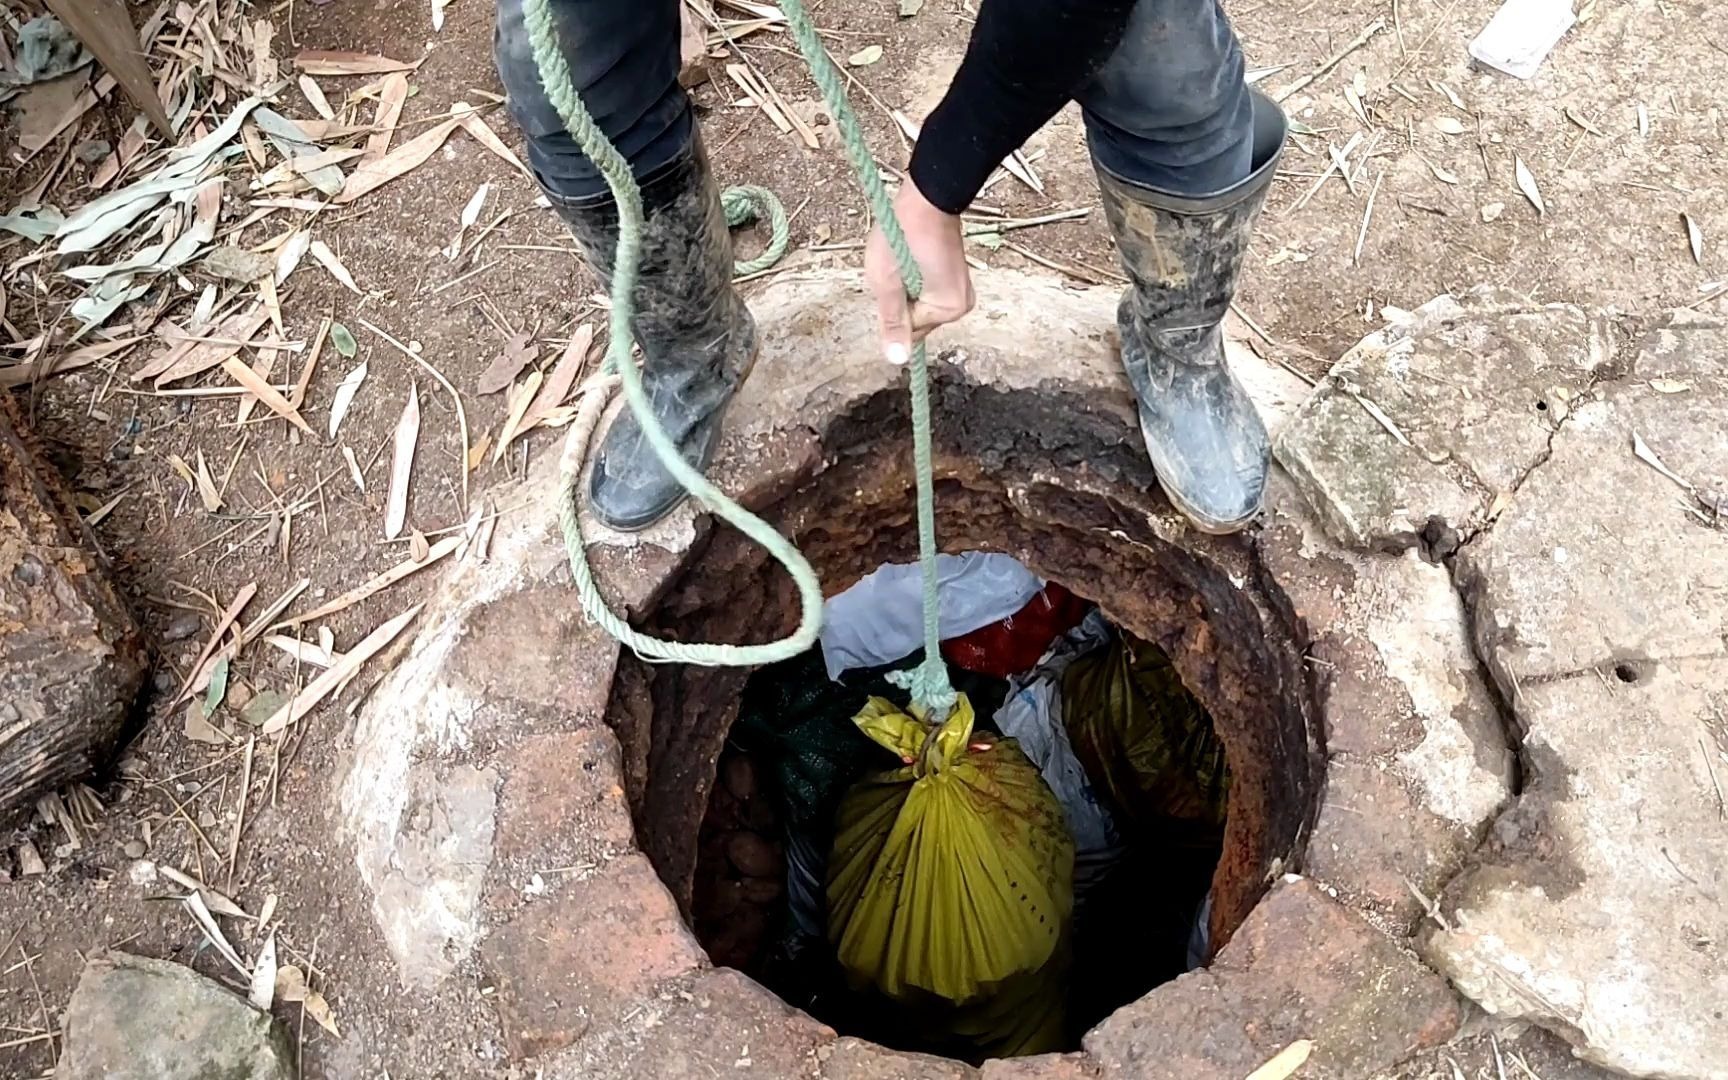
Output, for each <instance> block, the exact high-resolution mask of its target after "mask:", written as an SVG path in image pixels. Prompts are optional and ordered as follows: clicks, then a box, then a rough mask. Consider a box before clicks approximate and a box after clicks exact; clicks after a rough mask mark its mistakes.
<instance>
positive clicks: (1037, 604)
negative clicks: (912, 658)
mask: <svg viewBox="0 0 1728 1080" xmlns="http://www.w3.org/2000/svg"><path fill="white" fill-rule="evenodd" d="M1091 606H1092V605H1090V604H1089V603H1087V602H1086V601H1085V600H1082V599H1080V598H1079V597H1078V596H1075V595H1074V594H1073V593H1071V592H1069V591H1068V590H1067V589H1064V588H1063V587H1062V586H1060V585H1058V584H1056V583H1055V582H1053V581H1052V582H1049V583H1047V584H1046V585H1045V586H1044V588H1042V589H1041V590H1039V592H1038V595H1037V596H1034V597H1033V598H1032V599H1031V600H1029V601H1027V603H1026V606H1025V607H1023V608H1021V609H1020V610H1019V611H1016V612H1015V613H1014V614H1012V615H1010V616H1008V617H1007V618H1006V619H1002V620H1001V621H999V622H993V623H991V624H990V625H989V626H983V627H979V628H978V629H977V630H974V631H972V632H971V633H970V634H963V635H961V636H960V637H957V638H949V639H948V640H947V641H944V642H943V643H942V655H943V656H944V657H945V658H947V660H948V662H949V663H951V664H953V665H955V666H956V667H960V668H964V669H966V670H967V671H975V672H977V673H978V674H980V675H992V676H995V677H996V678H998V679H1006V678H1009V677H1010V676H1014V675H1018V674H1020V673H1021V672H1023V671H1028V670H1030V669H1031V668H1032V666H1033V665H1035V664H1037V663H1038V661H1039V660H1040V659H1042V658H1043V656H1044V653H1045V651H1046V650H1048V649H1049V648H1050V643H1051V642H1053V641H1055V640H1056V638H1057V637H1059V636H1060V635H1062V634H1066V633H1067V632H1068V631H1070V630H1072V629H1074V627H1076V626H1079V625H1080V621H1081V620H1082V619H1084V618H1085V617H1086V612H1087V611H1088V610H1090V609H1091Z"/></svg>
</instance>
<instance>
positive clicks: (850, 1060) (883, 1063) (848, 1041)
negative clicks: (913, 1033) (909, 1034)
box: [816, 1037, 978, 1080]
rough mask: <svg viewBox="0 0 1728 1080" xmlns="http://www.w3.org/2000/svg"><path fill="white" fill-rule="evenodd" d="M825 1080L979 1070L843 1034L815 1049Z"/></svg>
mask: <svg viewBox="0 0 1728 1080" xmlns="http://www.w3.org/2000/svg"><path fill="white" fill-rule="evenodd" d="M816 1056H817V1058H818V1059H819V1060H820V1061H821V1062H822V1074H821V1075H822V1080H976V1078H977V1076H978V1070H977V1069H973V1068H970V1067H968V1066H966V1065H964V1064H962V1063H960V1062H958V1061H955V1060H953V1059H952V1058H941V1057H931V1056H930V1055H929V1054H902V1053H900V1052H899V1051H897V1050H889V1049H887V1048H886V1047H881V1046H877V1045H876V1044H875V1043H872V1042H866V1041H865V1040H863V1039H854V1038H850V1037H848V1038H844V1039H840V1040H839V1041H837V1042H836V1043H834V1045H833V1046H824V1047H822V1048H821V1049H819V1050H817V1051H816Z"/></svg>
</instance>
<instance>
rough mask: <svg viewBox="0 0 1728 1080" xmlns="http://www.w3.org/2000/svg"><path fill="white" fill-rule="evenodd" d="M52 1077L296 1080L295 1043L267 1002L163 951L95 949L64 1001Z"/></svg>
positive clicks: (63, 1079) (87, 1079)
mask: <svg viewBox="0 0 1728 1080" xmlns="http://www.w3.org/2000/svg"><path fill="white" fill-rule="evenodd" d="M65 1030H66V1034H65V1049H64V1051H63V1052H62V1054H61V1056H60V1064H59V1067H58V1068H57V1069H56V1070H55V1073H54V1076H55V1078H56V1080H96V1078H97V1077H117V1076H149V1077H153V1078H155V1080H203V1078H206V1077H214V1076H220V1077H223V1078H224V1080H291V1078H292V1077H294V1076H295V1075H296V1071H295V1068H294V1049H293V1045H292V1043H291V1042H290V1040H289V1038H288V1033H287V1031H286V1030H285V1029H284V1028H283V1027H282V1026H281V1025H279V1024H277V1023H276V1022H275V1021H274V1020H272V1019H271V1017H270V1014H269V1013H267V1012H260V1011H259V1010H257V1009H254V1008H253V1007H252V1006H251V1005H249V1004H247V1003H246V1001H245V1000H244V999H243V998H241V997H239V996H237V995H235V994H233V993H230V992H229V991H228V990H226V989H224V988H223V987H221V986H220V985H218V984H216V983H214V982H212V981H211V980H209V979H206V978H205V977H204V976H202V975H200V974H198V973H197V972H195V971H193V970H191V969H190V968H186V967H182V966H180V965H179V964H171V963H168V962H167V961H164V960H151V959H147V958H145V957H142V956H132V955H129V954H127V953H120V952H108V953H103V954H101V955H98V956H97V957H95V958H94V959H92V960H91V961H90V962H89V963H88V964H86V965H85V966H84V973H83V975H81V976H80V977H79V979H78V987H77V989H75V990H74V991H73V992H72V1000H71V1002H70V1003H69V1004H68V1005H67V1006H66V1028H65Z"/></svg>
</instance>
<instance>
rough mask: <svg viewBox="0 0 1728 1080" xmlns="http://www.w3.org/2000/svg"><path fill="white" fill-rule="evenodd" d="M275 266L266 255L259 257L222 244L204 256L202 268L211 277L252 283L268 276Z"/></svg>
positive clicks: (272, 260)
mask: <svg viewBox="0 0 1728 1080" xmlns="http://www.w3.org/2000/svg"><path fill="white" fill-rule="evenodd" d="M274 266H275V259H273V258H271V257H270V256H268V255H259V254H257V253H255V252H251V251H247V250H246V249H245V248H237V247H234V246H233V245H231V244H223V245H221V246H220V247H218V248H216V249H215V250H213V251H211V252H210V254H208V255H206V256H204V262H203V268H204V272H205V273H206V274H209V275H210V276H212V277H219V278H227V279H228V280H230V281H239V282H252V281H257V280H258V279H259V278H261V277H263V276H264V275H265V274H268V273H269V272H270V271H271V270H272V269H273V268H274Z"/></svg>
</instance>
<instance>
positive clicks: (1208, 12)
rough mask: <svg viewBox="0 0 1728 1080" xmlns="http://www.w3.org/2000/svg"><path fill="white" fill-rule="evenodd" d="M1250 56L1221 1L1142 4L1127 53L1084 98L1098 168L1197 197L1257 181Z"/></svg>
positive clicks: (1143, 0)
mask: <svg viewBox="0 0 1728 1080" xmlns="http://www.w3.org/2000/svg"><path fill="white" fill-rule="evenodd" d="M1243 72H1244V65H1243V60H1242V48H1241V46H1240V45H1239V44H1238V43H1237V41H1236V35H1235V33H1234V32H1233V31H1232V30H1231V29H1230V23H1229V20H1227V19H1226V18H1225V17H1224V11H1223V9H1222V8H1220V7H1219V6H1218V4H1217V2H1216V0H1139V3H1137V4H1136V5H1135V7H1134V13H1133V15H1132V16H1130V17H1129V21H1128V28H1127V30H1126V31H1125V32H1124V33H1123V35H1122V43H1121V45H1119V46H1118V47H1117V49H1116V51H1115V53H1113V54H1112V55H1111V57H1110V59H1109V60H1107V61H1106V62H1105V64H1104V66H1103V67H1102V68H1101V69H1099V72H1098V74H1097V76H1096V77H1094V78H1093V80H1092V82H1091V83H1089V84H1088V85H1087V86H1086V88H1085V89H1084V90H1083V91H1082V92H1081V93H1080V95H1079V97H1078V100H1079V102H1080V105H1081V107H1082V109H1083V110H1084V112H1085V116H1086V137H1087V142H1088V143H1089V144H1090V146H1091V148H1092V157H1093V160H1094V161H1095V162H1096V163H1097V164H1098V165H1100V166H1101V167H1103V168H1104V169H1105V170H1106V171H1108V172H1110V173H1113V174H1115V175H1116V176H1119V177H1121V178H1122V179H1124V180H1127V181H1130V182H1132V183H1135V184H1139V185H1141V186H1144V187H1150V188H1155V189H1157V190H1159V191H1163V192H1166V193H1168V194H1171V195H1180V196H1186V197H1191V198H1197V197H1201V196H1207V195H1214V194H1217V193H1219V192H1222V191H1225V190H1227V189H1229V188H1230V187H1232V186H1233V185H1235V184H1237V183H1239V182H1240V181H1242V180H1243V179H1245V178H1246V177H1247V176H1248V172H1249V167H1250V158H1251V156H1252V152H1253V138H1252V135H1253V127H1254V125H1253V110H1252V107H1251V105H1250V102H1249V96H1248V88H1247V86H1246V84H1244V83H1243V81H1242V76H1243Z"/></svg>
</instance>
